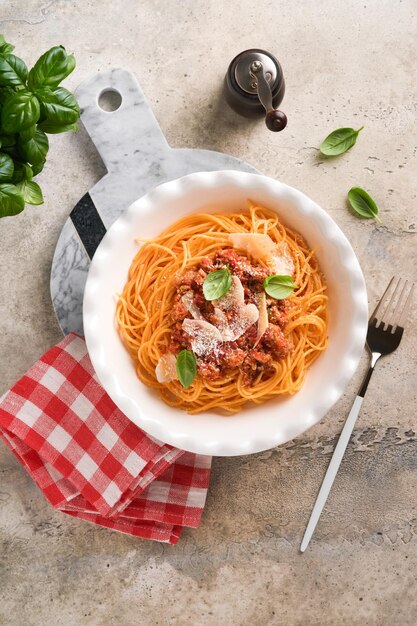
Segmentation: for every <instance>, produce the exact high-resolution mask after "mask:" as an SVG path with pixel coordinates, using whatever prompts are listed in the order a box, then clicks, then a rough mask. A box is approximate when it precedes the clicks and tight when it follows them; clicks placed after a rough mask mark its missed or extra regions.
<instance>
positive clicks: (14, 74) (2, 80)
mask: <svg viewBox="0 0 417 626" xmlns="http://www.w3.org/2000/svg"><path fill="white" fill-rule="evenodd" d="M27 77H28V68H27V67H26V63H24V61H22V59H19V57H16V56H15V55H14V54H8V55H6V56H3V57H0V86H1V87H8V86H10V87H16V86H18V85H19V86H23V87H24V86H25V85H26V81H27Z"/></svg>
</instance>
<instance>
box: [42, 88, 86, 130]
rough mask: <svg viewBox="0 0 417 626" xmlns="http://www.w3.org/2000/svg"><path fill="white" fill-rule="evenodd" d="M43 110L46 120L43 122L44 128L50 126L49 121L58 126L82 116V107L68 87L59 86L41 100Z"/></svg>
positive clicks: (72, 121)
mask: <svg viewBox="0 0 417 626" xmlns="http://www.w3.org/2000/svg"><path fill="white" fill-rule="evenodd" d="M41 112H42V117H43V119H44V120H45V121H43V122H42V125H43V130H45V128H48V122H49V123H50V124H53V125H55V127H56V126H58V125H61V126H68V125H69V124H73V123H74V122H76V121H77V120H78V118H79V117H80V107H79V106H78V103H77V101H76V99H75V98H74V96H73V95H72V93H71V92H70V91H68V89H64V88H63V87H59V88H58V89H56V90H55V91H53V92H51V95H50V96H49V95H46V94H45V97H44V99H43V100H41Z"/></svg>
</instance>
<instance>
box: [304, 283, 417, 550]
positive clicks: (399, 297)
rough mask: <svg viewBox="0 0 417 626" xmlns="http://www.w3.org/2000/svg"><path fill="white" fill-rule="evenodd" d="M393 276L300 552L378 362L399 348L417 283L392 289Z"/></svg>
mask: <svg viewBox="0 0 417 626" xmlns="http://www.w3.org/2000/svg"><path fill="white" fill-rule="evenodd" d="M394 278H395V277H394ZM394 278H391V281H390V283H389V285H388V287H387V288H386V290H385V291H384V293H383V295H382V297H381V300H380V301H379V303H378V305H377V307H376V309H375V311H374V312H373V313H372V315H371V317H370V319H369V323H368V332H367V335H366V345H367V347H368V350H369V352H370V353H371V364H370V366H369V369H368V372H367V374H366V376H365V379H364V381H363V383H362V387H361V388H360V391H359V393H358V395H357V396H356V399H355V402H354V403H353V406H352V408H351V410H350V413H349V415H348V418H347V420H346V422H345V425H344V426H343V430H342V432H341V433H340V437H339V440H338V442H337V445H336V448H335V450H334V452H333V456H332V459H331V461H330V463H329V467H328V468H327V472H326V475H325V477H324V480H323V483H322V485H321V488H320V491H319V495H318V496H317V500H316V502H315V504H314V507H313V510H312V512H311V516H310V519H309V521H308V524H307V528H306V531H305V533H304V537H303V540H302V542H301V546H300V551H301V552H304V550H305V549H306V548H307V546H308V544H309V543H310V539H311V537H312V536H313V533H314V530H315V528H316V525H317V522H318V521H319V518H320V515H321V512H322V510H323V507H324V505H325V504H326V501H327V498H328V495H329V493H330V489H331V488H332V485H333V482H334V479H335V478H336V474H337V471H338V469H339V466H340V463H341V462H342V459H343V455H344V453H345V450H346V447H347V444H348V443H349V439H350V436H351V434H352V431H353V428H354V426H355V422H356V419H357V417H358V415H359V411H360V408H361V405H362V402H363V399H364V396H365V393H366V390H367V388H368V384H369V381H370V379H371V376H372V373H373V371H374V368H375V364H376V363H377V361H378V359H379V358H380V357H381V356H385V355H387V354H391V352H394V350H396V349H397V348H398V346H399V345H400V342H401V338H402V336H403V333H404V322H405V319H406V316H407V311H408V308H409V306H410V302H411V300H412V297H413V291H414V284H412V285H411V287H409V285H408V281H407V280H406V281H404V283H402V280H401V278H400V279H399V280H398V281H397V282H396V284H395V286H394V287H393V290H392V289H391V287H392V286H393V285H394ZM389 294H391V295H389Z"/></svg>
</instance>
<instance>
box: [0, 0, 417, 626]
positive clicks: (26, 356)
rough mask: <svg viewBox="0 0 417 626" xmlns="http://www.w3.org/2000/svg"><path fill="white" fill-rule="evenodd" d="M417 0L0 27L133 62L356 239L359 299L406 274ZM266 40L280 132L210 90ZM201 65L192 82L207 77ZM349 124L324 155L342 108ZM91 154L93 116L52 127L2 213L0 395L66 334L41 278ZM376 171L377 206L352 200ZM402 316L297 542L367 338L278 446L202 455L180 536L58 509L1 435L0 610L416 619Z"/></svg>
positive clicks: (5, 17) (77, 618) (408, 349)
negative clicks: (322, 412) (36, 169)
mask: <svg viewBox="0 0 417 626" xmlns="http://www.w3.org/2000/svg"><path fill="white" fill-rule="evenodd" d="M416 12H417V6H416V4H415V1H414V0H403V1H401V0H390V1H388V0H385V1H381V0H346V2H341V0H340V1H334V0H321V1H320V2H314V3H313V2H307V0H304V1H301V2H298V3H295V2H290V0H285V1H283V0H275V1H274V2H270V1H268V0H257V2H256V3H255V2H254V1H253V0H240V1H239V2H237V1H236V0H231V1H229V2H227V3H223V2H220V1H218V2H211V3H210V2H204V1H203V0H192V1H191V0H185V1H183V2H173V1H167V0H142V1H141V2H135V1H133V0H113V1H112V2H106V1H105V0H100V1H99V0H89V1H85V2H82V3H81V2H79V3H77V2H75V1H70V0H25V2H21V0H1V1H0V23H1V28H0V32H3V33H4V34H5V36H6V38H7V40H10V41H11V42H13V43H14V44H15V45H16V53H17V54H18V55H19V56H21V57H23V58H24V59H25V60H26V61H27V62H28V63H30V62H34V61H35V60H36V58H37V57H38V55H39V54H40V53H41V52H43V51H44V50H46V49H47V48H49V47H51V46H52V45H56V44H60V43H62V44H63V45H65V46H66V48H67V49H68V50H70V51H73V52H74V53H75V55H76V58H77V62H78V67H77V69H76V71H75V72H74V73H73V74H72V75H71V76H70V78H69V79H68V81H67V83H66V84H67V85H68V86H69V88H75V87H76V86H77V84H79V83H80V82H81V81H82V80H84V79H85V78H88V77H90V76H92V75H93V74H95V73H96V72H99V71H104V70H106V69H108V68H110V67H125V68H126V69H128V70H130V71H132V72H134V73H135V74H136V76H137V78H138V80H139V82H140V84H141V86H142V88H143V89H144V91H145V93H146V95H147V97H148V99H149V101H150V103H151V104H152V106H153V108H154V112H155V114H156V117H157V119H158V120H159V123H160V125H161V127H162V129H163V131H164V133H165V135H166V137H167V139H168V141H169V143H170V145H171V146H172V147H201V148H209V149H215V150H221V151H225V152H228V153H230V154H233V155H234V156H237V157H240V158H242V159H244V160H246V161H248V162H249V163H252V164H253V165H254V166H255V167H257V168H258V169H259V170H261V171H263V172H264V173H265V174H267V175H269V176H272V177H275V178H277V179H280V180H282V181H284V182H286V183H289V184H290V185H294V186H296V187H298V188H300V189H301V190H303V191H304V192H306V193H307V194H308V195H310V196H311V197H312V198H314V199H315V200H316V201H317V202H318V203H319V204H321V205H322V206H323V207H324V208H325V209H326V210H327V211H328V212H329V214H330V215H331V216H332V217H333V218H334V219H335V220H336V222H337V223H338V224H339V225H340V227H341V228H342V229H343V230H344V232H345V233H346V235H347V236H348V237H349V239H350V241H351V242H352V245H353V247H354V249H355V251H356V253H357V255H358V257H359V260H360V262H361V264H362V267H363V270H364V273H365V277H366V280H367V285H368V290H369V300H370V305H371V306H373V304H374V303H375V300H376V298H377V296H378V294H380V293H381V292H382V290H383V288H384V286H385V284H386V283H387V281H388V279H389V277H390V276H391V275H392V274H393V273H394V272H395V273H396V274H398V275H404V276H408V277H412V276H413V275H414V276H415V269H414V263H413V259H415V257H416V254H415V250H416V234H415V233H416V224H417V215H416V205H417V200H416V165H417V159H416V152H417V139H416V121H417V120H416V110H417V109H416V102H417V81H416V63H415V59H416V52H417V45H416V41H417V38H416V35H417V17H416ZM249 47H262V48H265V49H267V50H270V51H271V52H273V53H275V54H276V55H277V57H278V58H279V60H280V61H281V62H282V65H283V68H284V73H285V77H286V83H287V93H286V96H285V100H284V104H283V109H284V110H285V112H286V113H287V115H288V119H289V124H288V127H287V129H286V130H285V131H284V132H283V133H281V134H276V135H275V134H272V133H270V132H268V131H267V130H266V129H265V128H264V126H263V123H262V122H261V121H259V123H257V122H248V121H246V120H244V119H240V118H238V117H237V116H236V115H235V114H234V113H232V112H231V111H229V110H228V109H227V108H226V106H225V105H224V103H223V102H222V100H221V97H220V89H221V83H222V79H223V76H224V73H225V71H226V68H227V65H228V63H229V62H230V60H231V59H232V58H233V56H234V55H235V54H237V53H238V52H240V51H241V50H243V49H245V48H249ZM203 79H204V83H203V82H202V80H203ZM345 125H349V126H350V125H352V126H354V127H359V126H362V125H365V130H364V131H363V132H362V133H361V136H360V139H359V141H358V144H357V145H356V146H355V148H354V149H353V150H351V151H350V152H349V153H347V154H346V155H344V156H342V157H341V158H339V159H336V160H333V161H326V162H324V161H323V160H322V159H321V158H320V157H319V155H318V152H317V146H318V145H319V143H320V141H321V140H322V138H323V137H324V136H325V135H326V134H327V133H328V132H330V131H331V130H333V129H334V128H336V127H339V126H345ZM103 174H104V169H103V166H102V164H101V163H100V160H99V158H98V157H97V155H96V153H95V150H94V148H93V147H92V145H91V143H90V142H89V139H88V137H87V135H86V133H85V131H84V130H83V129H82V128H81V129H80V131H79V132H78V133H77V134H76V135H65V136H59V135H58V136H52V138H51V149H50V153H49V160H48V162H47V166H46V168H45V170H44V171H43V172H42V173H41V175H40V176H39V181H40V183H41V185H42V187H43V190H44V195H45V198H46V201H45V204H44V205H43V206H42V207H29V208H27V209H26V210H25V211H24V212H23V213H22V214H20V215H19V216H17V217H13V218H5V219H2V220H1V221H0V250H1V252H0V320H1V322H0V324H1V326H0V329H1V332H0V393H2V392H3V391H5V390H6V389H7V388H8V387H9V386H10V385H11V384H12V383H13V382H14V381H15V380H16V379H17V378H18V377H19V376H20V375H22V374H23V373H24V372H25V371H26V369H27V368H28V367H29V366H30V365H31V364H32V363H33V362H34V361H35V360H36V359H37V358H38V357H39V356H40V355H41V354H42V353H43V352H44V351H45V350H46V349H47V348H49V347H50V346H51V345H52V344H54V343H55V342H57V341H58V340H59V339H60V337H61V335H60V331H59V328H58V325H57V322H56V320H55V317H54V313H53V310H52V306H51V302H50V295H49V272H50V265H51V260H52V256H53V251H54V247H55V243H56V240H57V238H58V235H59V232H60V230H61V228H62V226H63V224H64V222H65V220H66V217H67V215H68V213H69V211H70V209H71V208H72V207H73V205H74V204H75V202H76V201H77V200H78V199H79V198H80V197H81V196H82V195H83V194H84V193H85V192H86V191H87V190H88V189H89V188H90V187H91V186H92V185H93V184H94V183H95V182H96V181H97V180H98V179H99V178H100V177H101V176H102V175H103ZM354 184H357V185H360V186H363V187H365V188H366V189H368V190H369V191H370V192H371V194H372V195H373V196H374V197H375V199H376V201H377V203H378V204H379V206H380V208H381V215H382V219H383V223H382V224H381V225H377V224H376V223H374V222H373V221H365V220H364V221H361V220H358V219H356V218H355V217H353V216H352V215H351V214H350V213H349V212H348V210H347V208H346V205H345V196H346V192H347V190H348V189H349V188H350V187H351V186H352V185H354ZM415 336H416V316H415V312H414V311H413V312H412V313H411V319H410V326H409V330H408V332H407V333H406V335H405V338H404V340H403V344H402V346H401V349H400V350H399V351H398V352H397V353H396V354H394V355H392V356H391V357H389V358H387V359H385V360H384V361H383V362H381V364H380V365H379V367H378V370H377V373H376V374H375V375H374V378H373V380H372V383H371V385H370V388H369V391H368V394H367V397H366V400H365V403H364V406H363V409H362V413H361V416H360V419H359V421H358V424H357V428H356V430H355V434H354V437H353V441H352V442H351V444H350V446H349V449H348V452H347V456H346V459H345V461H344V463H343V465H342V467H341V470H340V473H339V476H338V478H337V480H336V483H335V487H334V491H333V492H332V494H331V496H330V498H329V501H328V503H327V506H326V508H325V510H324V513H323V516H322V519H321V521H320V524H319V526H318V528H317V531H316V534H315V537H314V540H313V542H312V544H311V546H310V548H309V550H308V551H307V552H306V553H305V554H304V555H303V556H302V555H300V554H299V553H298V546H299V542H300V539H301V536H302V533H303V531H304V528H305V524H306V522H307V519H308V516H309V513H310V510H311V507H312V505H313V502H314V498H315V495H316V493H317V490H318V488H319V486H320V482H321V479H322V477H323V474H324V472H325V469H326V466H327V463H328V461H329V458H330V454H331V451H332V449H333V446H334V443H335V439H336V437H337V434H338V433H339V431H340V428H341V426H342V423H343V420H344V418H345V416H346V415H347V412H348V410H349V407H350V405H351V402H352V400H353V397H354V394H355V392H356V390H357V388H358V386H359V383H360V378H361V375H362V373H363V371H364V369H365V367H366V357H365V355H364V358H363V360H362V362H361V366H360V368H359V370H358V372H357V373H356V375H355V377H354V379H353V380H352V381H351V384H350V385H349V387H348V389H347V391H346V393H345V395H344V396H343V398H342V399H341V400H340V401H339V402H338V403H337V405H336V406H335V407H334V408H333V410H332V411H331V412H330V413H329V414H328V415H327V416H326V417H325V419H324V420H323V421H322V422H321V423H320V424H319V425H317V426H316V427H314V428H312V429H311V430H310V431H308V432H307V433H305V434H304V435H303V436H301V437H299V438H298V439H297V440H296V441H293V442H290V443H288V444H287V445H285V446H282V447H280V448H277V449H275V450H272V451H270V452H266V453H263V454H258V455H255V456H250V457H242V458H231V459H225V458H223V459H221V458H218V459H215V460H214V462H213V475H212V482H211V488H210V494H209V498H208V502H207V508H206V512H205V514H204V517H203V521H202V524H201V526H200V528H199V529H198V530H194V531H188V530H187V531H185V532H184V534H183V537H182V539H181V540H180V543H179V544H178V545H177V546H176V547H172V546H166V545H162V544H157V543H151V542H146V541H142V540H137V539H134V538H131V537H127V536H124V535H120V534H117V533H114V532H109V531H107V530H105V529H102V528H96V527H94V526H92V525H89V524H87V523H84V522H82V521H79V520H73V519H71V518H69V517H66V516H64V515H62V514H60V513H57V512H55V511H54V510H53V509H52V508H51V507H50V506H49V505H48V504H47V503H46V501H45V500H44V499H43V498H42V496H41V494H40V493H39V491H38V489H37V488H36V487H35V486H34V484H33V483H32V481H31V480H30V478H29V477H28V476H27V475H26V473H25V471H24V470H23V469H22V468H21V466H20V465H19V464H18V463H17V461H16V460H15V459H14V457H12V455H11V453H10V452H9V451H8V449H6V447H5V446H4V445H3V444H0V533H1V536H0V540H1V549H0V550H1V551H0V624H4V625H7V626H9V625H13V626H14V625H18V626H20V625H21V624H25V625H27V626H32V625H34V626H44V625H47V626H49V625H54V626H55V625H56V626H59V625H65V626H67V625H68V626H69V625H71V626H73V625H78V624H87V625H100V626H107V625H113V624H114V625H119V624H120V625H123V626H124V625H130V624H140V625H141V626H142V625H143V626H147V625H152V626H153V625H155V626H163V625H164V626H165V625H181V626H183V625H192V626H194V625H197V626H200V625H201V626H206V625H216V626H217V625H218V624H223V623H224V624H233V625H251V626H252V625H255V626H256V625H262V626H263V625H281V624H283V625H285V626H292V625H299V626H306V625H307V626H311V625H320V626H323V625H325V626H327V625H329V626H330V625H331V626H333V625H339V624H341V625H342V624H343V625H344V624H346V625H348V626H354V625H358V626H359V625H361V626H362V625H370V626H381V625H383V626H385V625H387V626H388V625H391V624H396V625H397V624H399V625H401V626H403V625H414V624H415V623H416V616H417V593H416V592H417V576H416V571H417V505H416V497H417V496H416V494H417V443H416V436H415V421H416V346H415Z"/></svg>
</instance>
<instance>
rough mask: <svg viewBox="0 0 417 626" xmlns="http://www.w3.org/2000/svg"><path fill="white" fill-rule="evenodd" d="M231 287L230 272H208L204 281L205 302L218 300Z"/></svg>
mask: <svg viewBox="0 0 417 626" xmlns="http://www.w3.org/2000/svg"><path fill="white" fill-rule="evenodd" d="M231 286H232V275H231V273H230V270H228V269H227V268H226V269H223V270H216V271H215V272H210V274H208V275H207V276H206V278H205V279H204V283H203V293H204V297H205V299H206V300H218V299H219V298H221V297H222V296H224V295H225V294H226V293H227V292H228V291H229V289H230V287H231Z"/></svg>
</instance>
